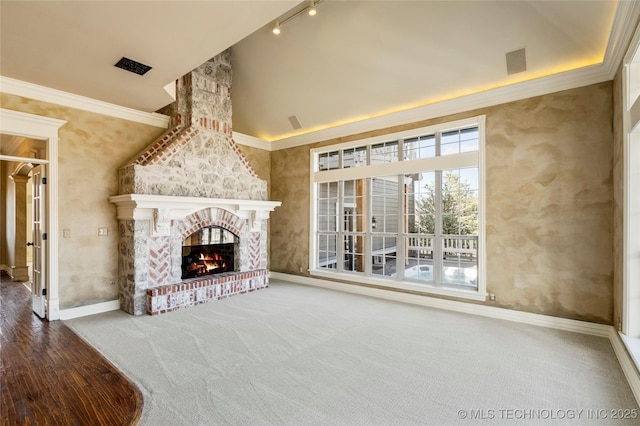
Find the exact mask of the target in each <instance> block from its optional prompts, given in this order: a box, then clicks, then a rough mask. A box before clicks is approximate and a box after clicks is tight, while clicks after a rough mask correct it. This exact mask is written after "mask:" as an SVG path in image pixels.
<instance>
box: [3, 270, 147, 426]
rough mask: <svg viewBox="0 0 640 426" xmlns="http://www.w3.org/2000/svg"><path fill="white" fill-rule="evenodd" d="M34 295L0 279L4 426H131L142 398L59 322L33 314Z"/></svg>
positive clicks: (137, 415)
mask: <svg viewBox="0 0 640 426" xmlns="http://www.w3.org/2000/svg"><path fill="white" fill-rule="evenodd" d="M30 297H31V292H30V291H29V289H28V288H27V287H25V285H24V284H22V283H14V282H11V281H10V280H9V279H8V277H7V276H6V275H4V273H3V275H2V277H1V279H0V352H1V356H0V373H1V376H2V377H1V379H0V380H1V382H0V404H1V408H0V415H1V418H0V420H1V423H0V424H2V425H3V426H4V425H38V426H41V425H56V426H57V425H131V424H136V423H137V422H138V420H139V418H140V414H141V412H142V394H141V393H140V391H139V390H138V389H137V388H136V387H135V385H133V384H132V383H131V382H130V381H129V380H128V379H127V378H126V377H124V376H123V375H122V374H121V373H120V372H119V371H118V370H117V369H116V368H115V367H114V366H113V365H112V364H111V363H110V362H109V361H107V360H106V359H105V358H104V357H103V356H102V355H100V353H98V352H97V351H96V350H95V349H93V348H92V347H91V346H89V345H87V344H86V343H85V342H84V341H83V340H82V339H80V338H79V337H78V336H77V335H76V334H74V333H73V332H72V331H71V330H70V329H69V328H67V326H65V325H64V324H63V323H62V322H60V321H54V322H48V321H44V320H41V319H39V318H38V317H37V316H36V315H35V314H33V313H32V312H31V306H30V304H31V301H30Z"/></svg>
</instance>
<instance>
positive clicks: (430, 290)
mask: <svg viewBox="0 0 640 426" xmlns="http://www.w3.org/2000/svg"><path fill="white" fill-rule="evenodd" d="M471 126H477V127H478V151H477V152H476V151H473V152H466V153H462V154H458V155H456V156H439V157H431V158H424V159H420V160H411V161H397V162H393V163H385V164H376V165H368V166H366V167H352V168H344V169H343V168H340V169H332V170H323V171H318V170H319V169H318V160H317V158H318V154H320V153H324V152H327V151H336V150H342V149H348V148H354V147H357V146H362V145H371V144H375V143H380V142H389V141H393V140H394V139H397V140H401V139H405V138H412V137H416V136H420V135H424V134H428V133H436V132H446V131H448V130H456V129H460V128H465V127H471ZM464 167H478V181H479V182H478V186H479V188H478V190H479V194H478V286H477V289H467V288H454V287H445V286H440V285H431V284H429V283H416V282H413V281H405V280H392V279H389V278H381V277H380V276H379V275H374V274H372V273H371V271H369V270H366V271H365V272H359V273H357V274H354V273H344V272H336V271H335V270H327V269H322V268H319V267H318V264H317V263H318V261H317V238H316V236H317V217H316V216H317V208H318V206H317V192H316V191H317V185H316V184H317V183H319V182H330V181H340V180H353V179H363V178H372V177H380V176H388V175H402V174H407V173H415V172H421V171H426V170H436V169H437V170H447V169H456V168H464ZM309 193H310V197H309V198H310V209H309V210H310V218H309V220H310V227H309V273H310V274H311V275H312V276H317V277H320V278H329V279H339V280H343V281H349V282H355V283H360V284H374V285H379V286H382V287H389V288H395V289H402V290H410V291H419V292H423V293H427V294H435V295H442V296H451V297H457V298H464V299H470V300H477V301H486V299H487V280H486V250H485V246H486V237H485V236H486V231H485V193H486V191H485V116H484V115H480V116H476V117H470V118H467V119H463V120H457V121H453V122H448V123H442V124H438V125H434V126H428V127H423V128H419V129H412V130H407V131H403V132H397V133H392V134H385V135H382V136H377V137H372V138H366V139H360V140H356V141H351V142H347V143H342V144H336V145H332V146H330V147H322V148H316V149H312V150H311V151H310V188H309ZM398 238H402V235H398ZM369 254H370V252H369V248H368V247H367V248H366V249H365V256H368V255H369ZM367 264H368V262H367ZM369 269H370V268H369Z"/></svg>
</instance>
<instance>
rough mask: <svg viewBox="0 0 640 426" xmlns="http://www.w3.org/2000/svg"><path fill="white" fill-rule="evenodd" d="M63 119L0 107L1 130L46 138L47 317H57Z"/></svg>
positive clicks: (13, 133)
mask: <svg viewBox="0 0 640 426" xmlns="http://www.w3.org/2000/svg"><path fill="white" fill-rule="evenodd" d="M65 123H66V121H65V120H59V119H57V118H50V117H43V116H39V115H34V114H27V113H24V112H18V111H13V110H8V109H3V108H0V133H4V134H8V135H13V136H23V137H28V138H32V139H40V140H45V141H46V146H47V148H46V153H47V156H46V158H47V160H48V162H47V164H46V165H45V167H46V176H47V185H46V186H45V190H46V212H47V218H46V224H45V232H47V241H48V243H47V246H48V247H47V248H48V250H47V259H46V263H47V265H48V269H47V273H46V278H45V279H46V288H47V306H48V309H47V319H48V320H49V321H54V320H58V319H60V301H59V298H58V294H59V291H58V140H59V138H58V131H59V129H60V127H62V126H63V125H64V124H65ZM0 160H8V161H25V162H27V161H31V162H33V160H34V159H33V158H22V157H10V156H3V155H0Z"/></svg>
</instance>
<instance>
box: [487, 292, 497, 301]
mask: <svg viewBox="0 0 640 426" xmlns="http://www.w3.org/2000/svg"><path fill="white" fill-rule="evenodd" d="M489 300H490V301H492V302H495V301H496V295H495V294H493V293H489Z"/></svg>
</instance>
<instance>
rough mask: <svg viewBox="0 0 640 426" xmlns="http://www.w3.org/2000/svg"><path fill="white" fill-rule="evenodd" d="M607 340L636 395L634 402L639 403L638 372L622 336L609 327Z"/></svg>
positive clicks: (639, 384) (639, 375)
mask: <svg viewBox="0 0 640 426" xmlns="http://www.w3.org/2000/svg"><path fill="white" fill-rule="evenodd" d="M609 341H611V346H613V351H614V352H615V353H616V356H617V357H618V362H619V363H620V367H621V368H622V371H623V372H624V375H625V377H626V378H627V382H629V386H630V387H631V391H632V392H633V396H635V397H636V402H638V405H640V372H639V371H638V369H637V368H636V363H635V361H634V359H633V358H632V357H631V355H630V354H629V351H628V348H627V346H626V345H625V343H624V341H623V340H622V336H621V335H620V333H618V332H617V331H616V329H615V328H613V327H611V333H610V334H609Z"/></svg>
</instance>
